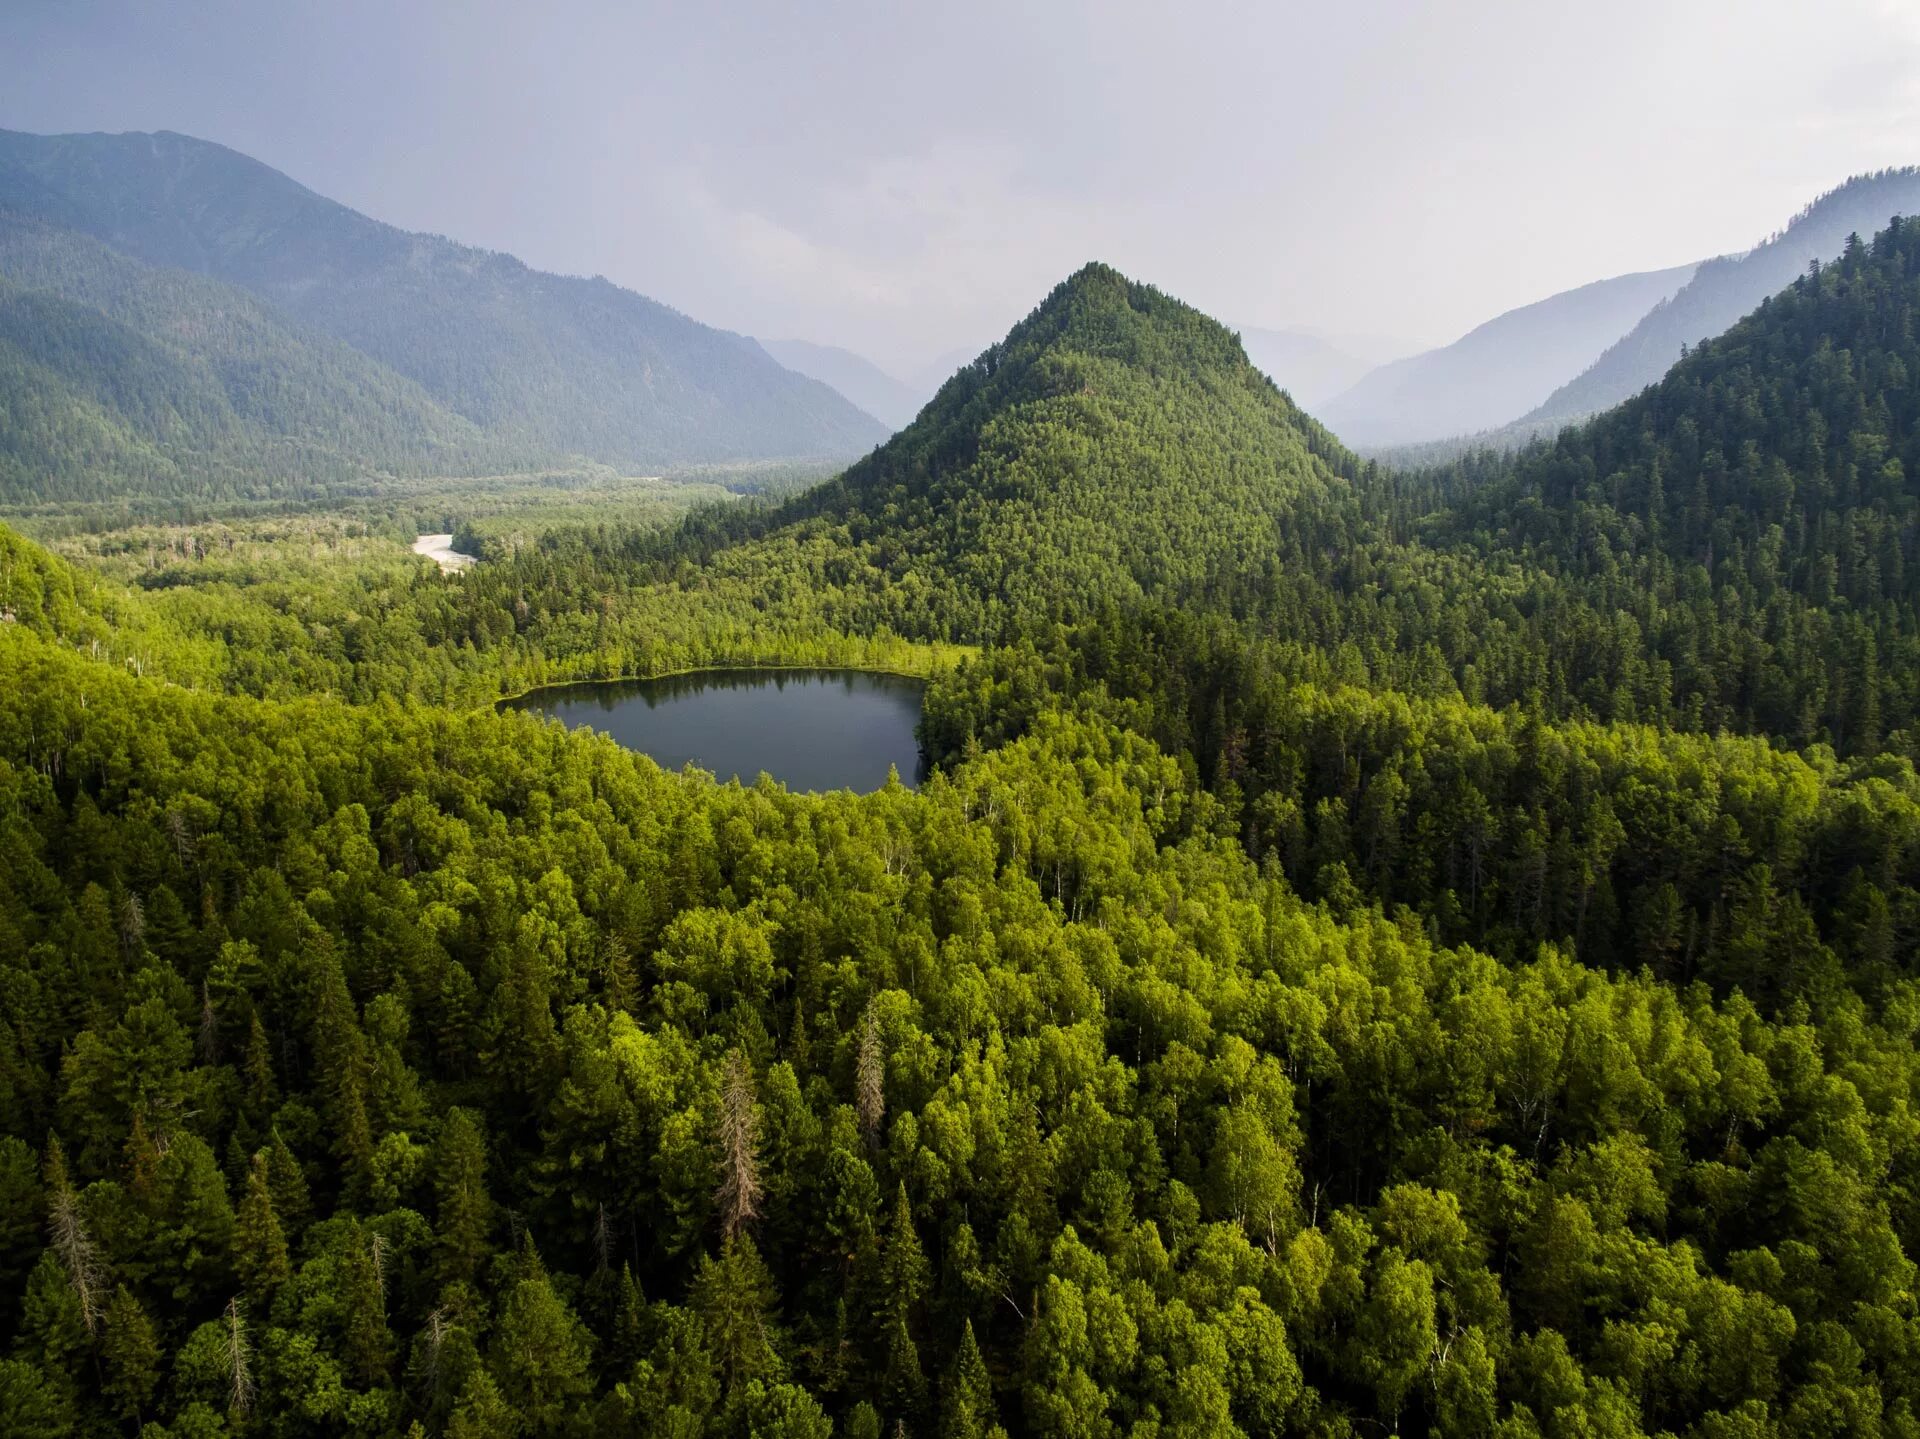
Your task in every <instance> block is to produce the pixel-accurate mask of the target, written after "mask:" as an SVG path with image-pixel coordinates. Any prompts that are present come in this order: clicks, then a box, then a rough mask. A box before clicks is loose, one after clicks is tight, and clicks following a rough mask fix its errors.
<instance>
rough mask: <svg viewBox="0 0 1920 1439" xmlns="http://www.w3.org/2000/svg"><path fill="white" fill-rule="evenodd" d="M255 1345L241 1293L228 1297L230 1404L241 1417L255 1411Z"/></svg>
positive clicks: (228, 1399) (228, 1403)
mask: <svg viewBox="0 0 1920 1439" xmlns="http://www.w3.org/2000/svg"><path fill="white" fill-rule="evenodd" d="M252 1361H253V1346H252V1345H250V1344H248V1343H247V1324H246V1321H245V1320H244V1319H243V1318H242V1317H241V1315H240V1296H239V1295H237V1294H236V1295H235V1296H234V1297H233V1298H231V1299H229V1300H228V1301H227V1373H228V1375H229V1377H230V1379H231V1381H232V1387H231V1388H230V1389H229V1391H228V1394H227V1407H228V1408H229V1409H231V1410H232V1411H233V1412H234V1413H235V1414H238V1415H239V1416H240V1417H241V1418H242V1419H244V1418H246V1417H247V1415H249V1414H251V1413H252V1412H253V1364H252Z"/></svg>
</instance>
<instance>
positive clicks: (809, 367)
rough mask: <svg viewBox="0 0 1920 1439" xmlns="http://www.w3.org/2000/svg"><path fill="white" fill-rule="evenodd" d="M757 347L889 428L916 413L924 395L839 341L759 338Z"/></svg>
mask: <svg viewBox="0 0 1920 1439" xmlns="http://www.w3.org/2000/svg"><path fill="white" fill-rule="evenodd" d="M760 348H761V349H763V350H765V351H766V352H767V353H768V354H769V355H772V356H773V358H774V359H776V360H778V361H779V362H780V363H781V364H783V365H785V366H786V367H787V368H788V369H789V370H793V371H795V372H796V373H798V374H802V375H806V376H808V377H809V378H810V379H815V380H818V381H819V382H820V383H821V384H823V385H830V386H832V387H833V388H834V389H835V390H837V391H839V392H840V393H841V394H842V395H844V396H846V397H847V398H848V399H849V400H851V401H853V403H854V404H856V405H858V406H859V407H860V408H861V409H862V410H865V411H866V412H867V413H868V414H869V415H872V416H873V417H874V418H875V419H877V420H879V421H880V422H881V423H883V424H885V425H886V426H887V427H888V428H890V429H895V430H897V429H900V428H901V427H902V426H904V425H905V424H906V423H907V422H908V421H909V420H911V419H912V418H913V417H914V416H915V415H916V414H918V413H919V410H920V405H921V402H922V401H923V400H924V399H925V398H926V397H925V396H924V395H922V394H921V393H920V392H919V391H918V390H916V389H915V388H914V387H913V386H911V385H909V384H907V383H906V382H905V381H903V380H896V379H895V378H894V377H893V376H892V375H889V374H888V373H887V372H886V371H885V370H883V369H881V368H880V367H879V366H878V365H876V364H874V363H873V361H871V360H869V359H866V358H865V357H864V356H861V355H856V354H855V353H854V352H853V351H852V350H843V349H841V348H840V347H839V346H838V345H816V344H813V343H812V342H810V341H807V340H762V341H761V342H760Z"/></svg>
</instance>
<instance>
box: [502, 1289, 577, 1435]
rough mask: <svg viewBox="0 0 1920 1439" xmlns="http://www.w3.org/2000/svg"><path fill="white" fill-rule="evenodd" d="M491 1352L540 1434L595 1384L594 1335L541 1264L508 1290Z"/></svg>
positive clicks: (507, 1395)
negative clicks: (539, 1267)
mask: <svg viewBox="0 0 1920 1439" xmlns="http://www.w3.org/2000/svg"><path fill="white" fill-rule="evenodd" d="M536 1266H537V1260H536ZM490 1353H491V1359H490V1363H489V1367H490V1368H491V1369H492V1370H493V1372H494V1373H495V1374H497V1375H498V1376H499V1381H500V1393H501V1396H502V1397H503V1398H504V1399H505V1400H506V1401H507V1403H508V1404H509V1405H511V1406H512V1408H513V1410H514V1412H515V1413H517V1414H518V1415H519V1416H520V1418H521V1419H522V1420H523V1421H524V1423H525V1424H526V1427H527V1428H528V1429H529V1430H531V1431H532V1432H533V1433H535V1434H545V1433H550V1432H553V1431H555V1430H557V1429H558V1428H559V1427H560V1426H561V1424H562V1423H563V1422H564V1421H565V1420H566V1418H567V1416H568V1415H569V1414H570V1413H571V1412H572V1410H573V1408H574V1406H575V1405H577V1404H578V1403H579V1401H580V1400H582V1399H584V1398H585V1397H586V1395H587V1393H588V1391H589V1390H590V1389H591V1388H592V1358H593V1354H592V1339H591V1337H590V1336H589V1335H588V1333H587V1329H586V1326H585V1325H584V1324H582V1323H581V1322H580V1320H579V1319H578V1318H577V1317H576V1316H575V1315H574V1312H573V1311H572V1310H571V1309H569V1308H568V1307H567V1305H566V1302H565V1301H564V1300H562V1299H561V1298H560V1296H559V1295H558V1294H556V1293H554V1289H553V1284H552V1282H551V1281H550V1280H549V1279H548V1278H547V1276H546V1273H545V1272H544V1271H543V1270H539V1269H537V1267H536V1272H534V1273H532V1274H530V1275H529V1276H528V1277H527V1278H524V1279H522V1280H520V1281H519V1282H518V1283H516V1284H515V1285H514V1286H513V1289H512V1292H511V1293H510V1294H509V1295H508V1296H507V1302H506V1304H505V1306H504V1307H503V1308H502V1309H501V1312H500V1323H499V1325H498V1326H497V1327H496V1328H495V1330H494V1334H493V1347H492V1349H491V1351H490Z"/></svg>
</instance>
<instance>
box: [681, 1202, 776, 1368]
mask: <svg viewBox="0 0 1920 1439" xmlns="http://www.w3.org/2000/svg"><path fill="white" fill-rule="evenodd" d="M691 1297H692V1303H693V1307H694V1309H695V1310H696V1311H697V1312H698V1313H699V1315H700V1320H701V1324H702V1326H703V1328H704V1329H705V1331H706V1335H707V1347H708V1348H709V1349H711V1350H712V1351H713V1357H714V1360H715V1361H716V1362H717V1363H718V1365H719V1367H720V1373H721V1375H722V1377H723V1379H724V1382H725V1387H726V1392H727V1394H728V1396H729V1399H730V1400H731V1399H736V1398H738V1397H739V1396H740V1395H741V1394H742V1393H744V1391H745V1386H746V1385H747V1383H748V1382H749V1381H751V1380H754V1379H767V1378H773V1377H777V1375H778V1373H779V1360H778V1358H777V1357H776V1351H775V1348H774V1342H773V1310H774V1290H773V1276H772V1274H770V1273H768V1271H767V1266H766V1263H765V1262H764V1261H763V1260H762V1259H761V1258H760V1251H759V1250H758V1249H757V1248H755V1247H754V1243H753V1240H752V1238H751V1237H750V1236H748V1235H745V1234H742V1235H739V1236H738V1237H736V1238H730V1239H728V1240H727V1241H726V1242H725V1243H724V1244H723V1245H722V1246H721V1249H720V1258H719V1259H718V1260H715V1259H714V1258H712V1256H710V1255H708V1256H702V1258H701V1260H700V1269H699V1272H698V1273H696V1274H695V1275H694V1280H693V1292H692V1296H691Z"/></svg>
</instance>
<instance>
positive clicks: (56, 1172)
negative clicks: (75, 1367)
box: [47, 1150, 107, 1334]
mask: <svg viewBox="0 0 1920 1439" xmlns="http://www.w3.org/2000/svg"><path fill="white" fill-rule="evenodd" d="M49 1168H50V1169H51V1170H52V1175H51V1176H50V1177H51V1178H52V1181H53V1182H52V1184H51V1186H50V1187H51V1189H52V1193H51V1194H50V1195H49V1196H48V1201H47V1234H48V1239H49V1241H50V1242H51V1243H52V1245H53V1251H54V1253H55V1254H57V1255H59V1256H60V1263H61V1264H62V1265H63V1266H65V1268H66V1271H67V1283H68V1284H70V1285H72V1286H73V1297H74V1299H75V1301H76V1302H77V1303H78V1304H79V1306H80V1322H81V1323H82V1324H84V1325H86V1328H87V1333H89V1334H92V1333H95V1332H97V1331H98V1329H99V1327H100V1315H101V1311H102V1308H103V1306H104V1304H105V1295H106V1288H107V1275H106V1267H105V1265H104V1264H103V1263H102V1262H101V1259H100V1250H99V1247H98V1246H97V1245H95V1244H94V1242H93V1236H92V1235H91V1234H89V1233H87V1224H86V1217H85V1216H84V1215H82V1214H81V1212H80V1196H79V1195H77V1194H75V1193H74V1191H73V1186H72V1185H71V1184H69V1183H68V1182H67V1175H66V1164H65V1162H64V1160H62V1159H61V1158H60V1157H59V1154H58V1151H57V1150H56V1151H55V1156H54V1162H53V1163H52V1164H50V1165H49Z"/></svg>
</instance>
